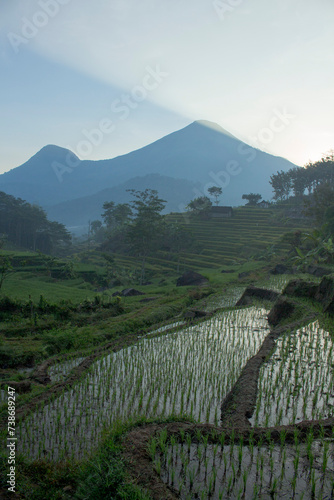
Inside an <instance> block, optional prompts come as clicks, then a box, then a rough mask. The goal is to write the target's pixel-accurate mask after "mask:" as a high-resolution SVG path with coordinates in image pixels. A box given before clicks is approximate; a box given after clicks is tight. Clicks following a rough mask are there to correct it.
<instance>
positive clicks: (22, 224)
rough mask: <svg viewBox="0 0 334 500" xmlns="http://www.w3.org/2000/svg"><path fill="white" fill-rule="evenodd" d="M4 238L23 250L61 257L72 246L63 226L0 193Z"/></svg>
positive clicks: (0, 231)
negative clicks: (61, 253)
mask: <svg viewBox="0 0 334 500" xmlns="http://www.w3.org/2000/svg"><path fill="white" fill-rule="evenodd" d="M0 234H1V237H2V239H6V240H7V241H8V242H10V243H12V244H14V245H16V246H18V247H20V248H25V249H29V250H33V251H40V252H43V253H47V254H58V253H60V252H61V251H63V250H64V249H66V248H67V247H68V246H69V245H70V244H71V235H70V233H69V232H68V231H67V230H66V228H65V226H64V225H63V224H60V223H59V222H52V221H49V220H48V218H47V216H46V213H45V212H44V210H43V209H42V208H41V207H39V206H38V205H32V204H30V203H28V202H27V201H24V200H22V199H21V198H15V197H14V196H12V195H9V194H6V193H4V192H2V191H0Z"/></svg>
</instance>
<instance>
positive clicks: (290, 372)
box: [250, 321, 334, 427]
mask: <svg viewBox="0 0 334 500" xmlns="http://www.w3.org/2000/svg"><path fill="white" fill-rule="evenodd" d="M333 410H334V366H333V341H332V339H331V336H330V334H329V333H328V332H326V331H325V330H323V329H322V328H320V326H319V323H318V322H317V321H315V322H312V323H311V324H309V325H307V326H306V327H303V328H300V329H299V330H297V331H295V332H292V333H287V334H286V335H285V336H283V337H281V338H279V339H277V341H276V348H275V350H274V352H273V354H272V356H271V358H270V359H269V360H268V361H267V362H266V363H265V364H264V365H263V366H262V368H261V370H260V376H259V381H258V394H257V402H256V409H255V411H254V414H253V416H252V418H251V419H250V422H251V424H252V425H254V426H262V427H263V426H265V427H268V426H274V425H288V424H294V423H296V422H300V421H302V420H317V419H323V418H327V417H330V416H333V414H334V411H333Z"/></svg>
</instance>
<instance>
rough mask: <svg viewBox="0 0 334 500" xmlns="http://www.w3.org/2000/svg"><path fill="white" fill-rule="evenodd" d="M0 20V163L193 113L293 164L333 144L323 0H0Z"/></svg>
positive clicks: (143, 140)
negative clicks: (47, 148) (49, 148)
mask: <svg viewBox="0 0 334 500" xmlns="http://www.w3.org/2000/svg"><path fill="white" fill-rule="evenodd" d="M0 19H1V24H0V44H1V45H0V72H1V79H0V112H1V115H0V116H1V120H0V132H1V161H0V172H4V171H6V170H9V169H10V168H13V167H15V166H18V165H20V164H21V163H23V162H24V161H26V160H27V159H28V158H29V157H31V156H32V155H33V154H35V153H36V152H37V151H38V150H39V149H40V148H42V147H43V146H45V145H46V144H57V145H59V146H63V147H68V148H70V149H72V150H73V151H74V152H76V153H77V154H78V155H79V156H80V157H81V158H89V159H101V158H112V157H115V156H117V155H120V154H124V153H127V152H129V151H132V150H134V149H137V148H139V147H142V146H144V145H146V144H148V143H150V142H153V141H154V140H156V139H159V138H160V137H163V136H164V135H166V134H168V133H170V132H173V131H174V130H178V129H180V128H182V127H184V126H186V125H188V124H189V123H191V122H192V121H194V120H200V119H205V120H209V121H212V122H216V123H218V124H219V125H221V126H222V127H223V128H225V129H226V130H228V131H229V132H231V133H232V134H234V135H235V136H237V137H238V138H240V139H242V140H244V141H245V142H247V143H249V144H252V145H255V146H257V147H259V148H260V149H262V150H265V151H268V152H270V153H272V154H276V155H280V156H284V157H286V158H288V159H289V160H291V161H293V162H295V163H297V164H299V165H303V164H305V163H306V162H307V161H309V160H312V161H315V160H317V159H320V158H321V156H322V155H323V154H325V153H326V152H327V151H329V150H330V149H332V148H334V122H333V119H332V116H333V112H334V64H333V62H334V51H333V47H334V31H333V28H332V27H333V24H334V23H333V21H334V2H333V1H332V0H318V1H315V0H280V1H276V2H268V0H191V1H190V0H189V1H186V0H183V1H180V0H178V1H176V0H169V1H168V2H167V1H166V0H165V1H163V0H141V1H138V0H137V1H135V0H97V1H96V2H92V1H88V0H36V1H35V0H21V1H20V0H2V1H1V3H0ZM98 129H99V130H100V132H97V130H98ZM101 130H102V132H101ZM87 141H88V142H89V144H90V146H89V147H86V149H85V148H84V147H83V146H84V143H85V144H86V146H87Z"/></svg>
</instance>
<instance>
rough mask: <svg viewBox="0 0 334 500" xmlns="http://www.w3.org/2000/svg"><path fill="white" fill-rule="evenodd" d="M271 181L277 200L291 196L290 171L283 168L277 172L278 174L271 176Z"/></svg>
mask: <svg viewBox="0 0 334 500" xmlns="http://www.w3.org/2000/svg"><path fill="white" fill-rule="evenodd" d="M269 183H270V184H271V185H272V188H273V190H274V193H275V194H274V199H275V200H286V199H287V198H288V197H289V195H290V192H291V188H292V180H291V173H290V171H288V172H283V170H281V171H280V172H277V174H274V175H272V176H271V177H270V181H269Z"/></svg>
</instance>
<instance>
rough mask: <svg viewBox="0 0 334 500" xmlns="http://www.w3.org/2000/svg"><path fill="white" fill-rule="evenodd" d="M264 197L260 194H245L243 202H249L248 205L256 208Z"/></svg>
mask: <svg viewBox="0 0 334 500" xmlns="http://www.w3.org/2000/svg"><path fill="white" fill-rule="evenodd" d="M261 198H262V196H261V195H260V194H255V193H249V194H243V195H242V199H243V200H248V203H247V205H250V206H252V207H254V206H255V205H257V204H258V203H259V201H260V200H261Z"/></svg>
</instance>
